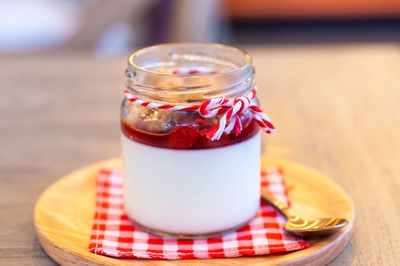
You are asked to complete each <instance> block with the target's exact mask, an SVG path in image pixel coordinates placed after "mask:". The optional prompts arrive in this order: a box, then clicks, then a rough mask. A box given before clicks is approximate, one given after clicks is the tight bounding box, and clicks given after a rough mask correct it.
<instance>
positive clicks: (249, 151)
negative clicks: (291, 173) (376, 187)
mask: <svg viewBox="0 0 400 266" xmlns="http://www.w3.org/2000/svg"><path fill="white" fill-rule="evenodd" d="M126 76H127V91H126V93H128V94H129V95H134V97H135V100H136V101H135V102H131V101H129V100H128V99H127V98H125V99H124V100H123V103H122V110H121V111H122V112H121V129H122V134H121V138H122V158H123V170H124V207H125V211H126V213H127V215H128V217H129V218H130V219H131V220H132V221H133V222H134V223H135V224H136V225H138V226H140V227H142V228H143V229H145V230H147V231H150V232H152V233H155V234H158V235H164V236H174V237H181V238H197V237H208V236H215V235H219V234H222V233H224V232H226V231H230V230H234V229H237V228H240V227H242V226H243V225H245V224H246V223H247V222H248V221H249V220H250V219H252V218H253V217H254V215H255V214H256V212H257V210H258V208H259V201H260V133H259V131H260V130H259V127H258V125H257V123H256V121H255V119H253V116H252V115H251V113H250V112H249V111H248V110H247V111H243V113H242V115H241V116H240V117H239V118H237V119H239V120H240V121H239V122H241V129H240V130H239V131H238V130H232V131H231V132H230V133H229V130H227V131H226V132H224V133H222V135H221V136H219V137H217V138H215V139H212V138H211V137H210V135H207V131H208V132H210V127H212V125H215V124H216V123H218V121H220V119H221V118H222V116H223V114H222V112H221V113H220V112H217V113H216V114H215V113H214V114H215V116H210V117H207V116H206V117H205V116H203V115H202V114H200V112H199V111H195V110H194V109H195V108H196V106H199V105H201V104H203V103H204V101H207V100H209V101H210V100H212V99H225V100H226V101H227V100H230V101H232V100H233V99H235V98H236V97H238V96H240V95H247V94H248V93H250V92H251V90H252V89H253V88H254V86H255V79H254V77H255V72H254V68H253V66H252V58H251V56H250V55H249V54H248V53H247V52H245V51H243V50H240V49H238V48H234V47H230V46H225V45H218V44H190V43H183V44H164V45H156V46H151V47H148V48H144V49H142V50H139V51H137V52H135V53H134V54H132V55H131V56H130V57H129V60H128V68H127V70H126ZM160 106H161V107H160ZM184 106H186V107H185V108H183V110H177V109H179V107H184ZM152 107H156V108H152ZM172 107H175V108H172ZM190 107H193V108H192V109H193V110H191V108H190ZM226 109H227V108H226V107H223V108H222V109H221V110H225V111H226ZM209 111H210V110H209ZM211 112H212V110H211ZM228 122H229V121H227V123H228ZM235 125H236V124H235ZM239 128H240V127H239ZM227 132H228V133H229V134H228V133H227Z"/></svg>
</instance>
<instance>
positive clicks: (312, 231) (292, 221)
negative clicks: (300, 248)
mask: <svg viewBox="0 0 400 266" xmlns="http://www.w3.org/2000/svg"><path fill="white" fill-rule="evenodd" d="M261 199H262V200H263V201H265V202H267V203H269V204H270V205H271V206H272V207H274V208H275V209H276V210H278V211H279V212H280V213H281V214H283V215H284V216H285V217H286V218H287V223H286V225H285V226H284V229H285V230H286V231H288V232H289V233H291V234H294V235H297V236H300V237H314V236H323V235H329V234H333V233H335V232H337V231H338V230H339V229H341V228H342V227H344V226H346V225H347V224H348V223H349V222H348V221H347V220H346V219H342V218H333V217H328V218H320V219H315V220H314V219H312V220H311V219H310V220H308V219H304V218H301V217H300V216H298V215H297V214H296V213H295V212H294V211H293V210H292V209H290V208H289V206H287V205H286V204H285V203H284V202H282V201H280V200H278V199H277V198H275V197H274V196H273V195H272V194H271V193H270V192H268V191H266V190H263V191H261Z"/></svg>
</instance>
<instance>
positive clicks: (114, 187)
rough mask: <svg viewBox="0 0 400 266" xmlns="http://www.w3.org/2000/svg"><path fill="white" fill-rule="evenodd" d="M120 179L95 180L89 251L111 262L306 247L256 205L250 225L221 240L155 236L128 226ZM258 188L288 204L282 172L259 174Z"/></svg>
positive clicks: (108, 175)
mask: <svg viewBox="0 0 400 266" xmlns="http://www.w3.org/2000/svg"><path fill="white" fill-rule="evenodd" d="M122 182H123V178H122V174H121V172H119V171H114V170H102V171H101V172H100V173H99V175H98V178H97V200H96V201H97V202H96V214H95V217H94V223H93V228H92V235H91V237H90V244H89V250H90V251H91V252H93V253H96V254H102V255H107V256H113V257H126V258H144V259H164V260H175V259H193V258H197V259H207V258H222V257H225V258H230V257H239V256H243V255H246V256H255V255H265V254H271V253H277V252H287V251H294V250H299V249H304V248H307V247H309V244H308V243H307V242H305V241H303V240H302V239H300V238H297V237H294V236H292V235H290V234H288V233H286V232H285V231H284V230H283V225H284V222H285V219H284V218H283V217H282V216H281V215H280V214H279V213H277V212H276V211H275V210H274V209H273V208H272V207H271V206H269V205H267V204H265V203H261V205H260V209H259V211H258V213H257V215H256V217H255V218H254V219H253V220H251V221H250V223H249V224H248V225H247V226H245V227H243V228H241V229H240V230H237V231H235V232H232V233H227V234H225V235H223V236H222V237H216V238H208V239H196V240H190V239H189V240H188V239H174V238H167V237H158V236H155V235H152V234H149V233H147V232H144V231H143V230H141V229H140V228H138V227H137V226H135V225H133V224H132V223H131V222H130V220H129V219H128V217H127V216H126V215H125V213H124V210H123V199H122ZM261 185H262V188H263V189H268V190H269V191H270V192H271V193H273V194H274V195H275V196H276V197H277V198H279V199H280V200H282V201H284V202H287V203H288V202H289V200H288V194H287V190H286V186H285V183H284V177H283V174H282V171H281V170H280V169H278V168H276V167H269V168H266V169H264V170H263V171H262V172H261Z"/></svg>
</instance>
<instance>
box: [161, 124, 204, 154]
mask: <svg viewBox="0 0 400 266" xmlns="http://www.w3.org/2000/svg"><path fill="white" fill-rule="evenodd" d="M199 137H200V135H199V133H198V132H197V131H196V130H195V129H194V128H192V127H178V128H177V129H176V130H174V131H173V132H172V133H170V134H169V136H168V148H170V149H189V148H190V147H191V146H193V145H194V144H195V143H196V142H197V140H198V139H199Z"/></svg>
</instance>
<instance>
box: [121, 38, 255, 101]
mask: <svg viewBox="0 0 400 266" xmlns="http://www.w3.org/2000/svg"><path fill="white" fill-rule="evenodd" d="M125 74H126V76H127V84H126V85H127V88H128V89H129V90H130V91H132V92H133V93H135V94H136V95H137V97H140V98H142V99H143V100H149V101H153V102H161V103H168V104H185V105H187V104H193V105H196V104H199V103H201V102H203V101H204V100H206V99H211V98H221V97H226V98H234V97H237V96H238V95H242V94H247V93H248V91H250V90H251V89H252V88H253V87H254V85H255V71H254V68H253V66H252V58H251V56H250V55H249V54H248V53H247V52H245V51H243V50H240V49H238V48H234V47H231V46H225V45H219V44H191V43H189V44H165V45H156V46H151V47H148V48H145V49H142V50H139V51H137V52H135V53H134V54H133V55H132V56H131V57H130V58H129V60H128V68H127V70H126V72H125Z"/></svg>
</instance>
